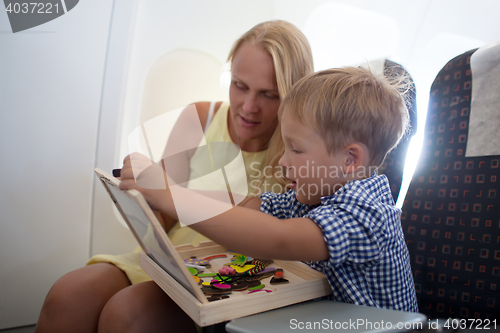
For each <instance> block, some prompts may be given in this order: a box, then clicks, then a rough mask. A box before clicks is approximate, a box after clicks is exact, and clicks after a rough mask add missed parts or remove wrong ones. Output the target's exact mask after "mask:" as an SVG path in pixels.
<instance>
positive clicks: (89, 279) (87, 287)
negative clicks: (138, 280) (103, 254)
mask: <svg viewBox="0 0 500 333" xmlns="http://www.w3.org/2000/svg"><path fill="white" fill-rule="evenodd" d="M129 285H130V282H129V280H128V278H127V277H126V275H125V274H124V273H123V272H122V271H121V270H120V269H118V268H117V267H116V266H114V265H111V264H105V263H102V264H95V265H91V266H85V267H83V268H80V269H77V270H74V271H72V272H69V273H67V274H65V275H63V276H62V277H61V278H59V279H58V280H57V281H56V282H55V283H54V285H53V286H52V288H51V289H50V290H49V292H48V294H47V296H46V298H45V301H44V304H43V306H42V310H41V312H40V317H39V320H38V323H39V325H38V326H40V327H43V326H46V325H52V324H56V323H58V322H60V323H61V324H62V322H63V321H64V322H65V323H68V324H70V322H73V323H79V322H81V321H84V320H86V321H89V323H90V322H92V321H95V324H97V320H98V319H99V316H100V311H101V310H102V308H103V307H104V305H105V304H106V302H107V301H108V300H109V299H110V298H111V297H112V296H113V295H114V294H115V293H117V292H118V291H119V290H121V289H123V288H125V287H127V286H129Z"/></svg>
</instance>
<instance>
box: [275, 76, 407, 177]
mask: <svg viewBox="0 0 500 333" xmlns="http://www.w3.org/2000/svg"><path fill="white" fill-rule="evenodd" d="M404 82H405V81H404V80H402V79H401V77H399V78H398V80H397V82H390V81H389V78H386V77H384V76H376V75H374V74H373V73H371V71H370V70H369V69H365V68H361V67H357V68H356V67H345V68H338V69H328V70H324V71H320V72H317V73H314V74H312V75H309V76H307V77H304V78H303V79H301V80H300V81H299V82H297V84H296V85H295V86H294V87H293V89H292V90H290V92H289V93H288V95H287V96H286V97H285V98H284V100H283V101H282V103H281V105H280V109H279V111H278V115H279V117H280V119H281V117H282V116H283V112H284V110H286V111H287V113H286V116H291V117H293V118H294V119H295V120H297V121H299V122H301V123H302V124H304V125H308V126H312V127H313V128H314V129H315V130H316V131H317V132H318V134H319V135H320V137H321V138H322V139H323V140H324V142H325V144H326V146H327V149H328V152H329V153H330V154H332V153H333V152H335V151H336V150H337V149H340V148H343V147H345V146H346V145H348V144H349V143H350V142H352V141H357V142H361V143H363V144H365V145H366V146H367V148H368V150H369V156H370V160H369V164H370V166H376V167H378V166H380V165H381V164H382V163H383V161H384V159H385V157H386V155H387V154H388V153H389V151H391V150H392V149H393V148H394V147H395V146H396V145H397V144H398V142H399V141H400V140H401V138H402V137H403V135H404V134H405V133H406V131H407V129H408V124H409V115H408V110H407V109H406V105H405V101H404V95H403V94H402V93H401V92H402V90H404V89H405V87H404Z"/></svg>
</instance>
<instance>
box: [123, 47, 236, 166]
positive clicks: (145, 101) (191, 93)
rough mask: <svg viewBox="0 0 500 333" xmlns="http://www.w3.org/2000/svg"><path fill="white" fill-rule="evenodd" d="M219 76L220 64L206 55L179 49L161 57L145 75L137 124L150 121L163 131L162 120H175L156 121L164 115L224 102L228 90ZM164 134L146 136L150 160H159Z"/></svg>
mask: <svg viewBox="0 0 500 333" xmlns="http://www.w3.org/2000/svg"><path fill="white" fill-rule="evenodd" d="M222 74H223V63H222V62H221V61H219V60H218V59H217V58H216V57H214V56H213V55H212V54H209V53H207V52H204V51H201V50H195V49H184V48H179V49H174V50H171V51H169V52H167V53H165V54H164V55H162V56H161V57H160V58H158V60H156V62H155V63H154V64H153V65H152V66H151V69H150V70H149V71H148V73H147V75H146V78H145V81H144V88H143V91H142V96H141V106H140V110H139V117H138V118H139V124H145V123H146V122H149V123H151V121H152V122H156V123H157V127H158V128H161V127H167V126H160V125H162V124H163V122H164V121H165V119H174V118H175V119H176V117H160V116H164V115H165V114H166V113H167V112H170V111H173V110H179V109H181V108H184V107H186V106H188V105H189V104H193V103H195V102H200V101H228V100H229V96H228V94H229V93H228V89H225V88H224V87H223V84H222V83H221V75H222ZM166 125H173V124H166ZM169 127H171V126H169ZM162 131H163V130H162ZM164 131H165V133H151V132H148V139H149V145H150V147H151V149H152V150H154V151H153V152H152V153H153V156H161V154H162V153H163V150H164V149H165V145H166V142H167V139H168V133H169V130H168V128H165V129H164ZM155 132H158V131H155ZM152 141H154V142H152ZM129 144H130V143H129Z"/></svg>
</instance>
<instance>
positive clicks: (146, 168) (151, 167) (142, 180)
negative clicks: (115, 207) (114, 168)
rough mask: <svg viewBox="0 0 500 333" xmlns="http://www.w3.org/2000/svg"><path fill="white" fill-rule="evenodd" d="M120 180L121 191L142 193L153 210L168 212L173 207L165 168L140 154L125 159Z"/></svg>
mask: <svg viewBox="0 0 500 333" xmlns="http://www.w3.org/2000/svg"><path fill="white" fill-rule="evenodd" d="M120 178H121V181H120V189H121V190H137V191H139V192H141V193H142V195H143V196H144V198H145V199H146V201H147V202H148V203H149V205H150V206H151V207H152V208H154V209H158V210H162V211H165V212H168V211H169V210H170V209H169V208H171V207H170V206H172V207H173V202H172V197H171V194H170V190H169V188H168V184H167V180H166V179H167V176H166V174H165V172H164V170H163V168H162V167H161V166H159V165H158V164H156V163H154V162H153V161H151V160H150V159H149V158H148V157H146V156H144V155H142V154H139V153H132V154H130V155H128V156H127V157H125V159H124V160H123V167H122V169H121V174H120Z"/></svg>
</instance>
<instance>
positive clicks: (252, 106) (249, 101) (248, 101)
mask: <svg viewBox="0 0 500 333" xmlns="http://www.w3.org/2000/svg"><path fill="white" fill-rule="evenodd" d="M243 110H244V111H245V112H246V113H256V112H259V106H258V104H257V98H256V96H254V95H252V94H248V96H246V98H245V102H244V103H243Z"/></svg>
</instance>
